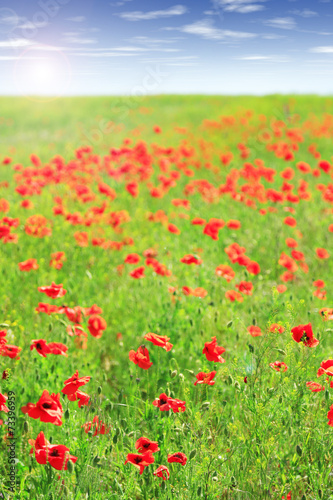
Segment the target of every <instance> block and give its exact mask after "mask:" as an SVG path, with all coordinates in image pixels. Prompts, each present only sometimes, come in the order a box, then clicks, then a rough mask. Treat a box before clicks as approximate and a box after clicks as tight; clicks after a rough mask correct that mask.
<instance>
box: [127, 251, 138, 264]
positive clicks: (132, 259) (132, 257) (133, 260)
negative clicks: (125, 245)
mask: <svg viewBox="0 0 333 500" xmlns="http://www.w3.org/2000/svg"><path fill="white" fill-rule="evenodd" d="M138 262H140V255H138V254H137V253H130V254H128V255H127V257H126V258H125V264H137V263H138Z"/></svg>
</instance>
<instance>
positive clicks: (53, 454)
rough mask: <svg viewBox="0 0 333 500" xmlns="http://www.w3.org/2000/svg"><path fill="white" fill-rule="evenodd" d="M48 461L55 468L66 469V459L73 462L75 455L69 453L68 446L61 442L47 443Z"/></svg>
mask: <svg viewBox="0 0 333 500" xmlns="http://www.w3.org/2000/svg"><path fill="white" fill-rule="evenodd" d="M47 460H48V463H49V464H50V465H51V467H53V468H54V469H56V470H67V464H68V460H70V461H71V462H73V463H75V462H76V461H77V457H74V456H73V455H70V454H69V448H67V447H66V446H64V445H63V444H55V445H49V446H48V447H47Z"/></svg>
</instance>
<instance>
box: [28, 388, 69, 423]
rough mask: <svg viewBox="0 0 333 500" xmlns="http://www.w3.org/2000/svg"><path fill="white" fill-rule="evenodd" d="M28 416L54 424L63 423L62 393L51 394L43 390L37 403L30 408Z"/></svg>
mask: <svg viewBox="0 0 333 500" xmlns="http://www.w3.org/2000/svg"><path fill="white" fill-rule="evenodd" d="M28 416H29V417H31V418H35V419H38V418H39V419H40V421H41V422H50V423H51V424H54V425H62V421H61V418H62V406H61V403H60V394H51V395H50V394H49V392H48V391H46V390H45V391H43V394H42V395H41V397H40V399H39V400H38V401H37V403H36V404H35V405H34V406H33V407H32V408H30V409H29V411H28Z"/></svg>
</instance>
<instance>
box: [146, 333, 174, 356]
mask: <svg viewBox="0 0 333 500" xmlns="http://www.w3.org/2000/svg"><path fill="white" fill-rule="evenodd" d="M144 339H145V340H148V342H152V343H153V344H154V345H156V346H158V347H162V348H163V349H165V350H166V351H167V352H169V351H171V349H172V347H173V344H170V342H169V340H170V338H169V337H167V336H166V335H157V333H146V335H145V336H144Z"/></svg>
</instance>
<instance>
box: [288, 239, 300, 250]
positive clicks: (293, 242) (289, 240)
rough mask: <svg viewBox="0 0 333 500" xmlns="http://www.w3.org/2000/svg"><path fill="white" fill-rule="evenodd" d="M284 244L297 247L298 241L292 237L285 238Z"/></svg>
mask: <svg viewBox="0 0 333 500" xmlns="http://www.w3.org/2000/svg"><path fill="white" fill-rule="evenodd" d="M286 245H287V246H288V247H289V248H296V247H298V243H297V241H296V240H294V238H286Z"/></svg>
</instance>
